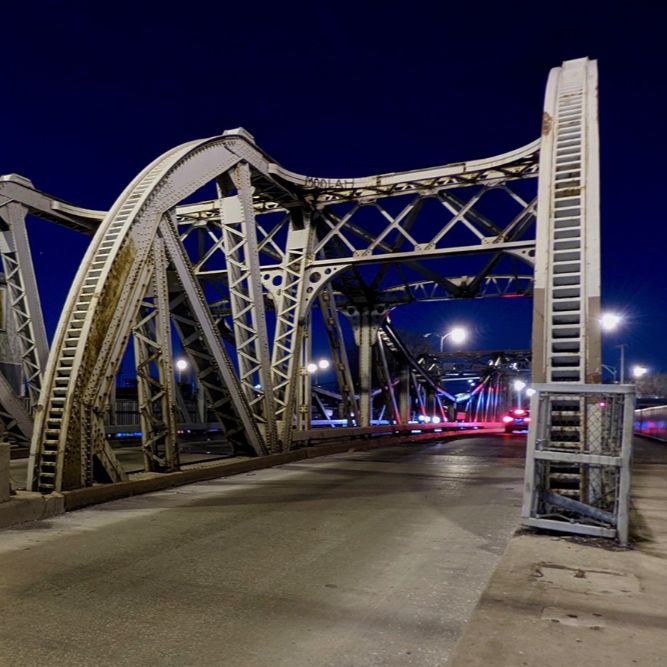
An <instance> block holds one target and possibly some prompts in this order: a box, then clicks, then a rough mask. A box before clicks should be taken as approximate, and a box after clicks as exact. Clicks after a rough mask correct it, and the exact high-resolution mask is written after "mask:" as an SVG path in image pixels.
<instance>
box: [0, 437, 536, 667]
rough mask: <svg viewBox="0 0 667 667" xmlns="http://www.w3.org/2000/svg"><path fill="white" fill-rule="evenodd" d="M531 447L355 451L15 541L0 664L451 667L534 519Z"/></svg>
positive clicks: (496, 442) (95, 514) (39, 529)
mask: <svg viewBox="0 0 667 667" xmlns="http://www.w3.org/2000/svg"><path fill="white" fill-rule="evenodd" d="M524 442H525V440H524V438H522V437H521V436H516V435H514V436H497V437H489V436H467V437H461V438H459V439H456V440H446V441H443V442H442V443H440V444H432V443H431V444H418V445H416V444H412V445H404V446H393V447H387V448H383V449H380V450H374V451H371V452H358V453H347V454H341V455H337V456H332V457H327V458H322V459H312V460H309V461H303V462H298V463H293V464H288V465H284V466H281V467H279V468H273V469H269V470H263V471H258V472H255V473H250V474H246V475H239V476H236V477H229V478H226V479H219V480H213V481H210V482H203V483H199V484H193V485H190V486H187V487H179V488H177V489H173V490H168V491H162V492H158V493H154V494H150V495H146V496H139V497H135V498H129V499H125V500H119V501H114V502H111V503H107V504H105V505H100V506H97V507H94V508H89V509H85V510H80V511H78V512H72V513H70V514H67V515H64V516H61V517H56V518H53V519H50V520H48V521H44V522H41V523H36V524H30V525H28V526H27V527H26V528H23V529H21V530H6V531H2V532H0V595H1V599H2V605H0V665H12V666H22V665H26V666H27V665H53V666H59V665H63V666H64V665H67V666H68V667H75V666H78V665H95V666H106V665H127V666H134V665H141V666H146V665H156V666H157V665H160V666H167V665H168V666H171V665H173V666H177V665H178V666H182V665H196V666H198V667H199V666H209V665H210V666H213V665H224V666H225V667H302V666H303V667H306V666H307V667H318V666H327V667H365V666H366V665H368V666H370V665H385V666H386V665H391V666H398V665H400V666H413V665H414V666H420V667H421V666H427V665H428V666H435V665H442V664H443V663H444V662H445V660H446V658H447V656H448V655H449V654H450V652H451V650H452V648H453V646H454V644H455V642H456V640H457V639H458V637H459V636H460V634H461V632H462V628H463V626H464V624H465V622H466V620H467V619H468V618H469V616H470V614H471V612H472V610H473V608H474V605H475V604H476V602H477V600H478V598H479V596H480V594H481V592H482V590H483V588H484V586H485V584H486V582H487V581H488V579H489V577H490V575H491V572H492V570H493V568H494V565H495V564H496V562H497V560H498V558H499V556H500V555H501V554H502V552H503V550H504V548H505V545H506V544H507V542H508V540H509V537H510V535H511V533H512V531H513V529H514V528H515V527H516V525H517V523H518V518H519V508H520V493H521V481H522V471H523V458H522V457H523V448H524Z"/></svg>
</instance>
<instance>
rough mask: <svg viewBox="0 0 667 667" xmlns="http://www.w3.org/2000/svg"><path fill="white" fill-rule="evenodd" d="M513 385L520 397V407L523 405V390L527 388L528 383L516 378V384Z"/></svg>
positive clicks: (518, 404)
mask: <svg viewBox="0 0 667 667" xmlns="http://www.w3.org/2000/svg"><path fill="white" fill-rule="evenodd" d="M512 386H513V387H514V391H516V393H517V397H518V401H517V407H518V408H520V407H522V406H521V392H522V391H523V390H524V389H525V388H526V383H525V382H524V381H523V380H514V384H513V385H512Z"/></svg>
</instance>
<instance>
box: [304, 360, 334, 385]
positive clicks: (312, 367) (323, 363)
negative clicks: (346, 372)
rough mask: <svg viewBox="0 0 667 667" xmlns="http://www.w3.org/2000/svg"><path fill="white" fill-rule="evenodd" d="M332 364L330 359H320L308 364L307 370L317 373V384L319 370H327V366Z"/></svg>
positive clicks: (312, 373)
mask: <svg viewBox="0 0 667 667" xmlns="http://www.w3.org/2000/svg"><path fill="white" fill-rule="evenodd" d="M329 366H331V362H330V361H329V360H328V359H320V360H319V361H318V362H317V363H315V362H313V361H311V362H310V363H309V364H308V365H307V366H306V370H307V371H308V372H309V373H310V374H311V375H315V384H318V383H319V377H318V371H326V370H327V368H329Z"/></svg>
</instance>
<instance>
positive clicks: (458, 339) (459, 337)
mask: <svg viewBox="0 0 667 667" xmlns="http://www.w3.org/2000/svg"><path fill="white" fill-rule="evenodd" d="M429 336H438V338H440V354H442V351H443V349H444V345H445V339H446V338H451V339H452V340H453V341H454V342H455V343H457V344H459V343H462V342H463V341H464V340H465V339H466V338H467V337H468V332H467V330H466V329H464V328H463V327H454V328H453V329H452V330H451V331H448V332H447V333H445V334H443V335H442V336H439V335H438V334H433V333H427V334H424V338H428V337H429Z"/></svg>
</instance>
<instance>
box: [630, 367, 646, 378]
mask: <svg viewBox="0 0 667 667" xmlns="http://www.w3.org/2000/svg"><path fill="white" fill-rule="evenodd" d="M646 373H648V368H646V366H633V367H632V377H633V378H635V379H636V380H638V379H639V378H640V377H644V375H646Z"/></svg>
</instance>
